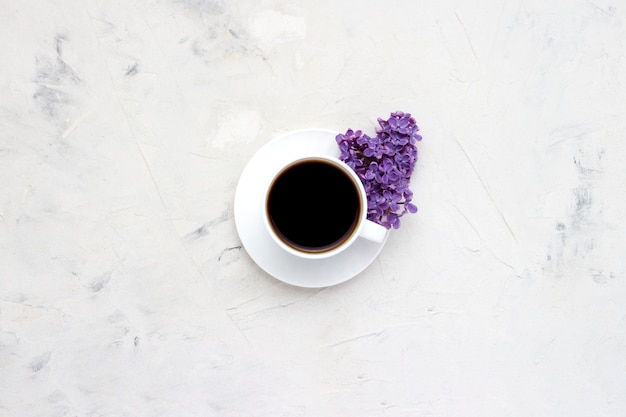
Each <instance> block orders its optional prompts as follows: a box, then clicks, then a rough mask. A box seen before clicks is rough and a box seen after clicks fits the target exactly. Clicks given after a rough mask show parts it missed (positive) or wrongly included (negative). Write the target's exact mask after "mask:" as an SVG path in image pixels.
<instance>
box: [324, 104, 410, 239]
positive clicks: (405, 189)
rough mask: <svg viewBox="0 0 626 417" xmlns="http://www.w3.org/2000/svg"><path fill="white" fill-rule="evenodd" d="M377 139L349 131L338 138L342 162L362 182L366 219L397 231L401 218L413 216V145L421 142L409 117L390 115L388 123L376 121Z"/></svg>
mask: <svg viewBox="0 0 626 417" xmlns="http://www.w3.org/2000/svg"><path fill="white" fill-rule="evenodd" d="M378 124H379V125H380V127H379V128H377V129H376V136H374V137H370V136H368V135H366V134H364V133H363V132H362V131H360V130H357V131H353V130H352V129H348V131H346V133H345V134H339V135H337V138H336V139H337V144H338V145H339V150H340V151H341V156H340V157H339V159H341V160H342V161H344V162H345V163H346V164H347V165H348V166H350V168H352V169H353V170H354V171H355V172H356V173H357V174H358V176H359V178H361V181H362V182H363V186H364V187H365V192H366V194H367V218H368V219H369V220H372V221H374V222H376V223H378V224H381V225H383V226H385V227H386V228H387V229H389V228H391V227H393V228H394V229H397V228H398V227H400V217H402V216H403V215H404V214H406V213H407V212H409V213H415V212H416V211H417V207H416V206H415V205H414V204H413V203H411V200H412V199H413V192H412V191H411V190H410V189H409V182H410V180H411V174H412V173H413V169H414V168H415V162H416V161H417V147H416V146H415V144H416V143H417V142H418V141H420V140H422V137H421V136H420V135H419V134H418V133H417V132H418V130H419V128H418V127H417V125H416V124H415V119H414V118H413V117H411V115H410V114H409V113H403V112H401V111H397V112H395V113H391V115H390V117H389V119H388V120H382V119H380V118H379V119H378Z"/></svg>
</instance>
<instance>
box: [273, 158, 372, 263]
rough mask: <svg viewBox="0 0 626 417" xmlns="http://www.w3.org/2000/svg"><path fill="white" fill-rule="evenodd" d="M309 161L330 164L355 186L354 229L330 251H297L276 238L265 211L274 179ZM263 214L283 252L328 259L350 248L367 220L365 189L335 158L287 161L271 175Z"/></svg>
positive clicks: (350, 171) (350, 169) (355, 175)
mask: <svg viewBox="0 0 626 417" xmlns="http://www.w3.org/2000/svg"><path fill="white" fill-rule="evenodd" d="M309 160H323V161H325V162H329V163H332V164H333V165H334V166H336V167H338V168H339V169H341V170H342V171H343V172H344V173H345V174H346V175H348V177H350V179H351V180H352V182H353V183H354V184H355V185H356V187H357V191H358V194H359V202H360V213H359V216H358V218H357V219H356V225H355V226H354V228H353V229H352V231H351V233H350V234H349V235H348V237H347V238H346V239H345V240H344V241H343V242H341V243H340V244H339V245H337V246H335V247H332V248H331V249H328V250H324V251H319V252H308V251H304V250H300V249H297V248H295V247H293V246H291V245H289V244H288V243H286V242H285V241H284V240H283V239H281V238H280V236H278V234H277V233H276V232H275V230H274V228H273V226H272V222H271V220H270V216H269V213H268V210H267V203H268V199H269V194H270V191H271V189H272V185H273V184H274V182H275V181H276V179H277V178H278V177H279V176H280V175H281V174H282V173H283V172H285V171H286V170H287V169H289V168H290V167H292V166H294V165H295V164H297V163H300V162H303V161H309ZM263 212H264V223H265V226H266V228H267V230H268V232H269V235H270V237H271V238H272V240H273V241H274V242H276V243H277V244H278V246H280V247H281V248H282V249H283V250H285V251H287V252H288V253H290V254H292V255H295V256H298V257H301V258H308V259H322V258H328V257H331V256H334V255H336V254H338V253H340V252H342V251H344V250H345V249H347V248H348V247H350V245H352V243H354V241H355V240H356V239H357V238H358V237H359V234H360V232H361V229H362V228H363V224H364V222H365V220H366V219H367V196H366V194H365V187H364V186H363V183H362V182H361V180H360V178H359V177H358V175H357V174H356V172H354V170H353V169H352V168H350V166H348V165H347V164H346V163H345V162H343V161H342V160H340V159H339V158H337V157H334V156H330V155H324V154H311V155H307V156H302V157H299V158H296V159H293V160H291V161H289V162H288V163H286V164H284V165H283V166H282V167H281V168H280V169H278V170H277V171H276V173H275V174H274V175H272V178H271V180H270V182H269V184H268V186H267V190H266V192H265V199H264V207H263Z"/></svg>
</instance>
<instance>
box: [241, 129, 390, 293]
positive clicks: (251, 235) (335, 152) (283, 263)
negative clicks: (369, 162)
mask: <svg viewBox="0 0 626 417" xmlns="http://www.w3.org/2000/svg"><path fill="white" fill-rule="evenodd" d="M336 135H337V133H335V132H332V131H330V130H323V129H310V130H298V131H294V132H290V133H287V134H285V135H282V136H280V137H278V138H276V139H274V140H272V141H271V142H269V143H268V144H266V145H265V146H263V147H262V148H261V149H259V151H258V152H257V153H256V154H254V156H253V157H252V158H251V159H250V161H249V162H248V164H247V165H246V167H245V168H244V170H243V172H242V174H241V177H240V178H239V183H238V184H237V191H236V192H235V203H234V211H235V224H236V226H237V232H238V233H239V237H240V239H241V243H242V244H243V246H244V248H245V249H246V251H247V252H248V254H249V255H250V257H251V258H252V259H253V260H254V262H256V263H257V265H259V266H260V267H261V268H262V269H263V270H264V271H265V272H267V273H268V274H270V275H272V276H273V277H274V278H276V279H278V280H280V281H283V282H285V283H287V284H291V285H296V286H299V287H308V288H321V287H328V286H331V285H336V284H340V283H342V282H345V281H347V280H349V279H351V278H353V277H355V276H356V275H358V274H359V273H360V272H362V271H363V270H364V269H365V268H367V267H368V266H369V265H370V264H371V263H372V262H373V261H374V259H376V257H377V256H378V254H379V253H380V251H381V250H382V248H383V247H384V245H385V242H386V241H387V238H388V237H389V232H387V235H386V236H385V238H384V239H383V241H382V242H380V243H374V242H371V241H368V240H365V239H362V238H359V239H358V240H357V241H356V242H355V243H354V244H353V245H351V246H350V247H349V248H347V249H346V250H344V251H343V252H341V253H339V254H337V255H336V256H333V257H330V258H324V259H315V260H312V259H303V258H300V257H297V256H295V255H291V254H289V253H287V252H285V251H284V250H283V249H281V248H280V247H279V246H278V245H277V244H276V243H275V242H274V241H273V240H272V238H271V237H270V235H269V233H268V232H267V229H266V228H265V224H264V210H265V207H264V206H265V190H266V189H267V186H268V185H269V182H270V181H271V180H272V178H273V176H274V173H275V172H276V170H277V167H280V166H282V165H281V164H282V161H280V160H279V159H280V158H278V159H277V157H276V155H277V154H280V155H282V156H281V157H284V158H285V161H288V160H292V159H293V158H297V157H304V156H307V155H311V154H324V155H330V156H334V157H339V154H340V153H339V148H338V146H337V143H336V142H335V136H336ZM278 149H280V152H277V150H278Z"/></svg>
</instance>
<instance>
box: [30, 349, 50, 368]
mask: <svg viewBox="0 0 626 417" xmlns="http://www.w3.org/2000/svg"><path fill="white" fill-rule="evenodd" d="M51 356H52V353H51V352H46V353H44V354H43V355H41V356H39V357H38V358H35V359H34V360H33V361H32V362H31V363H30V369H31V370H32V371H33V373H37V372H39V371H41V370H42V369H43V368H44V366H46V365H47V364H48V362H50V357H51Z"/></svg>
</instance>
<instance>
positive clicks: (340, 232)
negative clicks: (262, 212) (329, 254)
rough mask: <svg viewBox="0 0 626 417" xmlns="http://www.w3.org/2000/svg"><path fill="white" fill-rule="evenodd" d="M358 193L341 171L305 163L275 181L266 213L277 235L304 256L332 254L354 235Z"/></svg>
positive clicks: (327, 165)
mask: <svg viewBox="0 0 626 417" xmlns="http://www.w3.org/2000/svg"><path fill="white" fill-rule="evenodd" d="M360 201H361V200H360V197H359V191H358V188H357V186H356V185H355V184H354V182H353V180H352V178H350V177H349V176H348V175H347V174H346V173H345V172H343V171H342V170H341V169H340V168H338V167H336V166H335V165H332V164H331V163H329V162H325V161H320V160H305V161H302V162H297V163H295V164H293V165H291V166H289V167H287V168H286V169H285V170H284V171H283V172H282V173H280V174H279V176H278V177H277V178H276V179H275V180H274V182H273V183H272V185H271V187H270V191H269V194H268V198H267V213H268V215H269V220H270V223H271V225H272V227H273V228H274V230H275V232H276V234H277V235H278V236H279V237H280V238H281V239H282V240H283V241H284V242H285V243H287V244H288V245H290V246H292V247H294V248H296V249H299V250H302V251H305V252H324V251H328V250H331V249H333V248H335V247H337V246H338V245H340V244H341V243H342V242H344V241H345V240H346V239H348V238H349V237H350V235H351V234H352V233H353V232H354V229H355V228H356V226H357V222H358V219H359V217H360V214H361V203H360Z"/></svg>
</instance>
